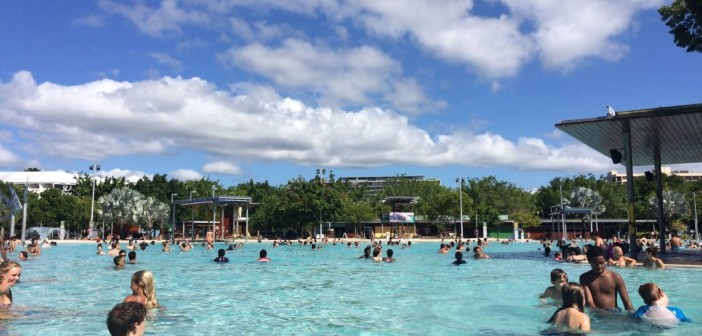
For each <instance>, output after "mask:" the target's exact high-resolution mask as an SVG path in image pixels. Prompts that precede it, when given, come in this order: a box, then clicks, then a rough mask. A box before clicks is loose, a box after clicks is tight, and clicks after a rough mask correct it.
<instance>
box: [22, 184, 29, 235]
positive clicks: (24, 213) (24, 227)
mask: <svg viewBox="0 0 702 336" xmlns="http://www.w3.org/2000/svg"><path fill="white" fill-rule="evenodd" d="M28 193H29V178H28V179H27V183H25V184H24V206H23V207H22V243H23V244H24V242H25V240H26V238H27V208H29V202H28V200H27V198H28V195H27V194H28Z"/></svg>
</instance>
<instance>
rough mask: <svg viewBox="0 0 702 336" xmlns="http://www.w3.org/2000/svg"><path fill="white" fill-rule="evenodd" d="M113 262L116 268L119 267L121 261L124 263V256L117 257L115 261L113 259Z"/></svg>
mask: <svg viewBox="0 0 702 336" xmlns="http://www.w3.org/2000/svg"><path fill="white" fill-rule="evenodd" d="M112 260H113V261H114V263H115V266H119V264H120V261H123V260H124V257H123V256H116V257H115V258H114V259H112Z"/></svg>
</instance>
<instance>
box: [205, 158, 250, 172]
mask: <svg viewBox="0 0 702 336" xmlns="http://www.w3.org/2000/svg"><path fill="white" fill-rule="evenodd" d="M202 171H204V172H205V173H213V174H225V175H239V174H241V168H239V167H238V166H236V165H234V164H232V163H230V162H226V161H215V162H208V163H206V164H205V165H204V166H202Z"/></svg>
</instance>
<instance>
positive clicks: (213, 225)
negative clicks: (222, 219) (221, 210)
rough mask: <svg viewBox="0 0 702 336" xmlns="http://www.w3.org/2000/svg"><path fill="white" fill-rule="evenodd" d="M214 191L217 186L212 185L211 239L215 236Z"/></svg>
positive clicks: (215, 203)
mask: <svg viewBox="0 0 702 336" xmlns="http://www.w3.org/2000/svg"><path fill="white" fill-rule="evenodd" d="M216 190H217V186H216V185H214V184H213V185H212V235H213V237H214V234H215V220H216V219H215V218H216V217H215V215H216V211H215V210H216V209H215V207H216V205H217V202H215V191H216Z"/></svg>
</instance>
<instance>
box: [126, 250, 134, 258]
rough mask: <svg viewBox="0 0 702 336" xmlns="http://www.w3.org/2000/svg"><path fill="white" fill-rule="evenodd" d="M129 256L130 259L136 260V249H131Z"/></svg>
mask: <svg viewBox="0 0 702 336" xmlns="http://www.w3.org/2000/svg"><path fill="white" fill-rule="evenodd" d="M127 256H128V257H129V260H136V252H134V251H129V254H128V255H127Z"/></svg>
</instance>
